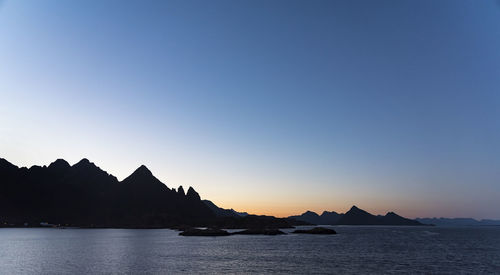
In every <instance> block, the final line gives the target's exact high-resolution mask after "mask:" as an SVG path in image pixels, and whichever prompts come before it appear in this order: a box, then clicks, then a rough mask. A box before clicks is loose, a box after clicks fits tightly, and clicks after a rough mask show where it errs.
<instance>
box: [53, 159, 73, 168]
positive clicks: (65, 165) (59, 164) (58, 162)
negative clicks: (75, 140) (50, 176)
mask: <svg viewBox="0 0 500 275" xmlns="http://www.w3.org/2000/svg"><path fill="white" fill-rule="evenodd" d="M70 167H71V165H69V163H68V162H67V161H65V160H64V159H57V160H56V161H54V162H52V163H51V164H50V165H49V168H51V169H58V170H59V169H69V168H70Z"/></svg>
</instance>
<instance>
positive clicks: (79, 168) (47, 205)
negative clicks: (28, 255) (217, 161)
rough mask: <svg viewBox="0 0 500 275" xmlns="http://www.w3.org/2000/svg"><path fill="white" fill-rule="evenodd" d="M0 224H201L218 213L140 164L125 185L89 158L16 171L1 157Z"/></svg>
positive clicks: (158, 225) (210, 219)
mask: <svg viewBox="0 0 500 275" xmlns="http://www.w3.org/2000/svg"><path fill="white" fill-rule="evenodd" d="M0 190H1V192H0V218H1V219H2V220H0V222H8V223H11V224H22V223H29V224H39V223H40V222H49V223H51V224H61V225H71V226H85V227H87V226H95V227H169V226H175V225H179V224H186V225H192V226H196V225H203V224H207V223H208V222H209V221H212V220H213V219H214V218H215V214H214V213H213V212H212V210H210V208H208V207H207V206H206V205H205V203H203V202H202V201H201V200H200V196H199V195H198V193H197V192H196V191H195V190H194V189H193V188H192V187H190V188H189V190H188V193H187V195H184V192H183V191H181V192H176V191H175V190H172V189H170V188H168V187H167V186H166V185H165V184H163V183H162V182H161V181H160V180H158V179H157V178H156V177H154V176H153V174H152V173H151V171H150V170H149V169H148V168H147V167H146V166H144V165H141V166H140V167H139V168H137V170H135V171H134V172H133V173H132V174H131V175H130V176H128V177H127V178H125V179H124V180H123V181H121V182H120V181H118V180H117V178H116V177H114V176H112V175H110V174H108V173H107V172H105V171H103V170H101V169H100V168H99V167H98V166H96V165H95V164H94V163H92V162H90V161H89V160H88V159H82V160H81V161H79V162H78V163H76V164H74V165H73V166H70V165H69V164H68V162H66V161H65V160H62V159H58V160H56V161H54V162H53V163H51V164H50V165H49V166H48V167H47V166H43V167H41V166H32V167H30V168H29V169H28V168H25V167H23V168H18V167H17V166H15V165H13V164H11V163H10V162H8V161H7V160H5V159H0Z"/></svg>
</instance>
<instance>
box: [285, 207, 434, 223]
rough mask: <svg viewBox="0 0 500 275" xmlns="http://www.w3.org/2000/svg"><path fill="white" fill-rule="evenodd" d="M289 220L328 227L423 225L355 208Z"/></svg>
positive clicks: (309, 213)
mask: <svg viewBox="0 0 500 275" xmlns="http://www.w3.org/2000/svg"><path fill="white" fill-rule="evenodd" d="M290 218H293V219H296V220H299V221H305V222H309V223H312V224H329V225H424V224H422V223H420V222H419V221H416V220H411V219H407V218H404V217H401V216H399V215H397V214H396V213H394V212H389V213H387V214H386V215H385V216H381V215H378V216H375V215H372V214H370V213H368V212H366V211H364V210H362V209H359V208H357V207H356V206H353V207H352V208H351V209H350V210H349V211H347V212H346V213H345V214H338V213H335V212H327V211H325V212H323V214H321V215H318V214H316V213H314V212H312V211H307V212H305V213H304V214H302V215H298V216H291V217H290Z"/></svg>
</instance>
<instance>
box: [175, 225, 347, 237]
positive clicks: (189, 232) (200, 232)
mask: <svg viewBox="0 0 500 275" xmlns="http://www.w3.org/2000/svg"><path fill="white" fill-rule="evenodd" d="M286 234H287V233H285V232H283V231H281V230H279V229H276V228H251V229H245V230H242V231H237V232H232V233H229V232H228V231H226V230H223V229H214V228H206V229H199V228H189V229H185V230H184V231H182V232H180V233H179V235H181V236H206V237H217V236H230V235H268V236H275V235H286ZM292 234H314V235H333V234H337V232H336V231H335V230H333V229H329V228H324V227H314V228H312V229H306V230H304V229H300V230H295V231H293V232H292Z"/></svg>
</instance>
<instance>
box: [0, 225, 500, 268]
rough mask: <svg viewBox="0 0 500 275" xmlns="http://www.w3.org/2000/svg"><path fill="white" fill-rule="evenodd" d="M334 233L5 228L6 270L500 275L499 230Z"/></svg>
mask: <svg viewBox="0 0 500 275" xmlns="http://www.w3.org/2000/svg"><path fill="white" fill-rule="evenodd" d="M334 228H335V230H336V231H337V232H338V233H339V234H337V235H333V236H312V235H293V234H289V235H283V236H243V235H235V236H229V237H182V236H178V235H177V234H178V232H176V231H172V230H166V229H165V230H163V229H161V230H130V229H0V267H1V269H0V273H1V274H19V273H27V274H32V273H37V274H61V273H62V274H81V273H92V274H94V273H132V274H140V273H148V274H151V273H153V274H158V273H162V274H165V273H204V274H206V273H260V274H263V273H287V274H289V273H300V274H304V273H328V274H331V273H337V274H338V273H341V274H342V273H354V274H359V273H371V274H373V273H439V274H447V273H449V274H457V273H471V274H478V273H498V274H500V228H499V227H478V228H471V227H468V228H467V227H465V228H440V227H352V226H338V227H334Z"/></svg>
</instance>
